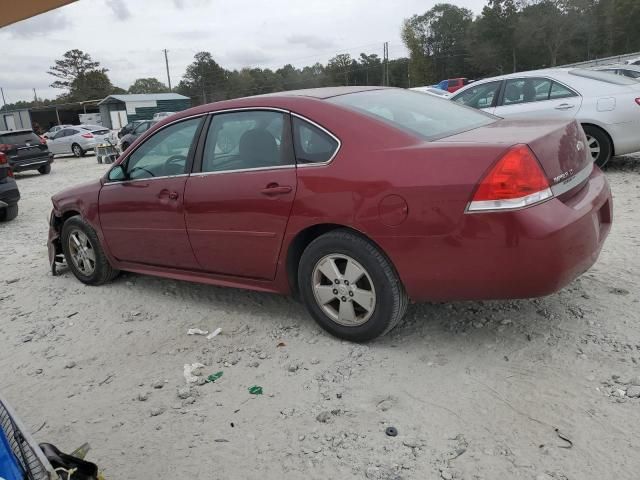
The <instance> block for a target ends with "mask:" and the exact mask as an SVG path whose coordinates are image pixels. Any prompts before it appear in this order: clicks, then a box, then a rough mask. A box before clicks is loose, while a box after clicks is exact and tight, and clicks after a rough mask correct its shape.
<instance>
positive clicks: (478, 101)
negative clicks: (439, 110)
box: [451, 80, 502, 108]
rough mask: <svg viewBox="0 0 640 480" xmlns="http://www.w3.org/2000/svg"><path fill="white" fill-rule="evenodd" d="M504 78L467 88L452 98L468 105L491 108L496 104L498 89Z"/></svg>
mask: <svg viewBox="0 0 640 480" xmlns="http://www.w3.org/2000/svg"><path fill="white" fill-rule="evenodd" d="M501 83H502V80H498V81H497V82H489V83H483V84H481V85H474V86H473V87H469V88H467V89H466V90H465V91H463V92H461V93H458V94H457V95H455V96H453V97H452V98H451V100H453V101H454V102H456V103H460V104H462V105H466V106H467V107H473V108H489V107H493V106H494V102H495V100H496V99H497V98H498V91H499V90H500V84H501Z"/></svg>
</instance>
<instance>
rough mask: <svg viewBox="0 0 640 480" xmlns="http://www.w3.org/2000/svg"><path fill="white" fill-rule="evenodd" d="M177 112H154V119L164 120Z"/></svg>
mask: <svg viewBox="0 0 640 480" xmlns="http://www.w3.org/2000/svg"><path fill="white" fill-rule="evenodd" d="M175 113H176V112H157V113H154V114H153V118H152V120H155V121H159V120H164V119H165V118H167V117H170V116H171V115H174V114H175Z"/></svg>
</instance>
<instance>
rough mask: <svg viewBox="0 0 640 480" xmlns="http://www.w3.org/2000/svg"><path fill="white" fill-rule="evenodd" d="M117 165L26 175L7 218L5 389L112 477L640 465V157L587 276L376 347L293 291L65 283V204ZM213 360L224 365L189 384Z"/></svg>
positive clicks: (0, 291) (598, 471) (441, 473)
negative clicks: (53, 205)
mask: <svg viewBox="0 0 640 480" xmlns="http://www.w3.org/2000/svg"><path fill="white" fill-rule="evenodd" d="M105 168H106V167H105V166H103V165H98V164H97V163H96V161H95V157H92V156H90V157H86V158H83V159H75V158H59V159H57V160H56V162H55V163H54V165H53V171H52V173H51V174H50V175H48V176H41V175H39V174H37V173H34V174H31V173H24V174H18V175H17V177H18V182H19V185H20V190H21V192H22V201H21V202H20V209H21V210H20V215H19V216H18V218H17V219H16V220H15V221H13V222H10V223H7V224H2V225H0V240H1V241H2V242H1V244H2V249H1V250H0V252H1V253H0V262H1V263H0V265H1V275H0V345H2V347H0V385H1V386H0V388H1V390H2V394H3V395H4V396H6V397H7V399H8V400H9V401H10V402H11V403H12V404H13V405H14V406H15V407H16V409H17V411H18V412H19V414H20V416H21V418H22V419H23V420H24V422H25V423H26V425H28V426H29V427H30V428H31V429H32V431H36V430H37V433H36V435H35V437H36V439H37V440H38V441H49V442H53V443H56V444H57V445H58V446H59V447H60V448H62V449H63V450H67V451H70V450H73V449H74V448H75V447H77V446H79V445H80V444H82V443H83V442H85V441H88V442H90V443H91V446H92V450H91V452H90V454H89V459H91V460H93V461H95V462H97V463H98V464H99V465H100V466H101V468H102V469H103V471H104V474H105V476H106V478H107V479H123V478H127V479H143V478H207V479H210V478H215V479H231V478H232V479H240V478H247V479H252V478H260V479H263V480H264V479H271V478H273V479H280V478H283V477H285V478H305V477H308V478H342V479H351V478H356V479H361V478H368V479H413V478H416V479H417V478H419V479H432V478H433V479H438V478H444V479H451V478H455V479H535V480H544V479H546V480H549V479H556V480H560V479H563V480H564V479H571V480H574V479H579V480H582V479H598V480H601V479H605V478H607V479H608V478H620V479H628V478H629V479H630V478H638V476H639V475H640V473H638V472H640V456H639V455H638V451H639V450H640V436H639V435H638V433H637V426H638V425H640V398H631V397H632V396H633V395H640V388H635V387H634V386H633V384H634V383H635V384H639V385H640V322H639V321H638V320H640V308H639V305H638V301H639V299H640V288H639V285H638V283H639V279H640V273H639V272H640V256H639V255H638V252H639V251H640V250H639V248H638V247H639V245H640V234H639V233H638V225H639V223H640V210H639V209H638V208H637V205H638V203H639V199H640V157H637V158H634V157H623V158H617V159H614V160H613V161H612V163H611V166H610V168H609V169H608V171H607V175H608V177H609V179H610V182H611V186H612V189H613V192H614V197H615V199H614V226H613V229H612V232H611V235H610V237H609V239H608V241H607V243H606V244H605V246H604V250H603V252H602V255H601V257H600V260H599V261H598V263H597V264H596V265H595V266H594V267H593V268H592V269H591V270H590V271H589V272H588V273H586V274H585V275H584V276H583V277H582V278H580V279H579V280H577V281H575V282H574V283H573V284H571V285H570V286H569V287H567V288H565V289H564V290H562V291H561V292H559V293H557V294H555V295H552V296H549V297H546V298H541V299H535V300H521V301H511V302H460V303H449V304H422V305H414V306H411V307H410V310H409V312H408V315H407V317H406V320H405V321H404V322H403V323H402V324H401V325H400V326H399V327H398V328H396V329H395V330H394V331H392V332H391V334H389V335H388V336H387V337H385V338H383V339H380V340H378V341H376V342H373V343H371V344H369V345H367V346H363V345H354V344H349V343H346V342H342V341H339V340H336V339H334V338H331V337H329V336H327V335H326V334H324V333H322V332H321V330H320V329H319V328H318V327H317V326H316V325H315V324H314V322H313V321H312V320H311V319H310V318H309V317H308V316H307V315H306V314H305V311H304V309H303V308H302V306H301V305H299V304H298V303H296V302H295V301H293V300H291V299H289V298H283V297H279V296H275V295H268V294H260V293H253V292H245V291H240V290H234V289H225V288H216V287H211V286H203V285H197V284H192V283H187V282H178V281H172V280H164V279H159V278H152V277H145V276H139V275H133V274H123V275H122V276H120V277H119V278H118V279H117V280H115V281H114V282H113V283H111V284H109V285H106V286H102V287H87V286H84V285H82V284H81V283H79V282H78V281H77V280H76V279H75V278H74V277H73V276H72V275H71V274H70V273H65V274H64V275H62V276H60V277H52V276H51V274H50V272H49V267H48V264H47V252H46V245H45V243H46V238H47V228H48V227H47V216H48V214H49V211H50V200H49V197H50V196H51V195H52V194H53V193H55V192H56V191H58V190H61V189H63V188H65V187H68V186H71V185H74V184H77V183H79V182H81V181H85V180H88V179H93V178H95V177H97V176H99V175H100V174H101V173H102V172H103V171H104V170H105ZM192 327H196V328H201V329H203V330H213V329H215V328H218V327H220V328H221V329H222V333H221V334H220V335H218V336H217V337H215V338H213V339H211V340H207V339H206V338H205V337H203V336H197V335H192V336H189V335H187V330H188V329H189V328H192ZM196 362H200V363H202V364H204V368H202V370H201V371H202V376H203V378H204V377H206V376H208V375H209V374H212V373H215V372H218V371H222V372H223V376H222V377H221V378H219V379H218V380H216V381H215V382H214V383H207V384H204V385H198V384H193V385H192V386H190V387H186V386H185V385H186V384H185V379H184V377H183V367H184V365H185V364H192V363H196ZM634 377H636V378H634ZM253 385H259V386H262V387H263V394H262V395H251V394H249V392H248V388H249V387H251V386H253ZM390 426H393V427H395V428H396V429H397V432H398V434H397V436H395V437H391V436H387V435H386V434H385V429H386V428H387V427H390ZM567 439H568V440H569V441H567Z"/></svg>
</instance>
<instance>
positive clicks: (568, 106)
mask: <svg viewBox="0 0 640 480" xmlns="http://www.w3.org/2000/svg"><path fill="white" fill-rule="evenodd" d="M573 107H575V105H573V104H571V103H561V104H560V105H558V106H557V107H555V108H556V110H570V109H572V108H573Z"/></svg>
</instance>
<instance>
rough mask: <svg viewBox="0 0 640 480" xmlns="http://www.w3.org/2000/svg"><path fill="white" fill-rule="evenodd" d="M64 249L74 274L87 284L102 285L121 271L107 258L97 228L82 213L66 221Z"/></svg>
mask: <svg viewBox="0 0 640 480" xmlns="http://www.w3.org/2000/svg"><path fill="white" fill-rule="evenodd" d="M62 251H63V252H64V258H65V260H66V262H67V265H68V266H69V268H70V269H71V271H72V272H73V274H74V275H75V276H76V278H77V279H78V280H80V281H81V282H82V283H86V284H87V285H102V284H103V283H107V282H109V281H111V280H113V279H114V278H115V277H116V276H117V275H118V273H119V272H118V270H116V269H114V268H113V267H112V266H111V264H110V263H109V260H107V257H106V255H105V254H104V250H103V249H102V246H101V245H100V240H98V235H97V234H96V232H95V230H94V229H93V228H92V227H91V225H89V224H88V223H87V222H85V221H84V219H83V218H82V217H81V216H80V215H76V216H74V217H71V218H69V219H68V220H67V221H66V222H64V225H63V226H62Z"/></svg>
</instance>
